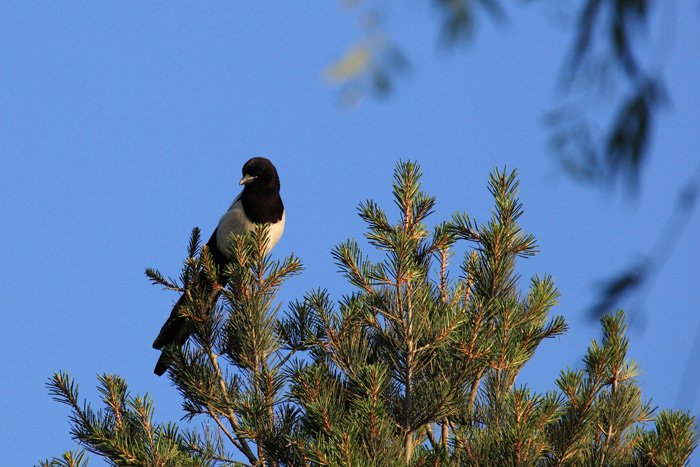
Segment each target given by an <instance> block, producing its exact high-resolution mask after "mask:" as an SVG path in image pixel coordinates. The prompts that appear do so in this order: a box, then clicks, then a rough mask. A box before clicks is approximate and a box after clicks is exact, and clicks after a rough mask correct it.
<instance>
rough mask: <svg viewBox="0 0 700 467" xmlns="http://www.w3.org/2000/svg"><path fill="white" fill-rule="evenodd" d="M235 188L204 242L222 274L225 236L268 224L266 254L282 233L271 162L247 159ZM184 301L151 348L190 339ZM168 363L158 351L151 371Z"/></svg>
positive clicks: (276, 179)
mask: <svg viewBox="0 0 700 467" xmlns="http://www.w3.org/2000/svg"><path fill="white" fill-rule="evenodd" d="M239 185H243V191H241V193H240V194H239V195H238V196H237V197H236V199H234V200H233V203H231V206H230V207H229V208H228V211H226V212H225V213H224V215H223V216H222V217H221V219H220V220H219V224H218V225H217V227H216V229H214V233H212V235H211V238H210V239H209V241H208V242H207V247H208V248H209V251H210V252H211V256H212V260H213V262H214V264H215V265H216V266H217V267H218V271H222V270H223V268H224V267H225V266H226V264H227V263H229V262H230V261H231V260H232V259H233V258H231V257H229V253H228V252H227V250H228V237H229V235H231V234H234V235H243V234H245V233H246V232H248V231H250V230H251V229H252V228H253V225H254V224H269V225H270V229H269V239H268V244H267V251H266V253H268V252H269V251H270V250H271V249H272V247H273V246H275V244H276V243H277V242H278V241H279V239H280V237H281V236H282V232H283V231H284V219H285V214H284V205H283V204H282V198H280V179H279V176H278V175H277V169H275V166H274V165H272V162H270V161H269V160H268V159H265V158H264V157H254V158H252V159H250V160H249V161H248V162H246V163H245V165H244V166H243V178H241V181H240V183H239ZM184 298H185V295H182V296H181V297H180V299H179V300H178V301H177V303H176V304H175V306H174V307H173V310H172V312H171V313H170V317H169V318H168V320H167V321H166V322H165V324H163V327H162V328H161V330H160V333H159V334H158V337H156V340H155V341H154V342H153V348H154V349H159V350H160V349H163V347H165V346H168V345H171V344H174V345H178V346H182V345H184V344H185V342H187V339H188V338H189V337H190V334H191V333H192V330H191V329H190V328H189V326H188V324H187V319H186V318H185V317H183V316H182V315H181V312H180V307H181V306H182V304H183V301H184ZM217 298H218V293H217V294H215V295H214V296H212V300H211V303H212V306H213V304H214V303H215V302H216V299H217ZM170 363H171V362H170V360H169V359H168V358H167V357H166V356H165V352H161V355H160V358H159V359H158V363H157V364H156V367H155V369H154V370H153V372H154V373H155V374H157V375H158V376H161V375H162V374H163V373H165V371H166V370H167V369H168V368H169V367H170Z"/></svg>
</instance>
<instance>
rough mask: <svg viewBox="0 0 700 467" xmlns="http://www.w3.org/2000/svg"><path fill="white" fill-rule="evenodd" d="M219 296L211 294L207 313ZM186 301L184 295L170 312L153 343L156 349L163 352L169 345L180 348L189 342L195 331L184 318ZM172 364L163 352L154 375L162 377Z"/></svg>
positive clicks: (218, 293)
mask: <svg viewBox="0 0 700 467" xmlns="http://www.w3.org/2000/svg"><path fill="white" fill-rule="evenodd" d="M219 295H220V292H219V291H218V290H215V291H213V292H212V293H211V295H210V296H209V303H208V304H207V313H210V312H211V310H212V309H213V308H214V305H215V304H216V301H217V300H218V298H219ZM185 300H186V296H185V295H184V294H183V295H182V296H181V297H180V299H179V300H178V301H177V303H175V306H174V307H173V311H171V312H170V317H169V318H168V319H167V321H166V322H165V323H164V324H163V327H162V328H161V329H160V332H159V333H158V337H156V340H154V341H153V348H154V349H158V350H162V349H163V348H164V347H166V346H168V345H177V346H178V347H182V346H183V345H185V342H187V339H189V337H190V335H191V334H192V332H193V330H192V329H191V326H190V324H189V323H188V322H187V318H186V317H185V316H182V310H181V308H182V307H183V306H184V305H185ZM171 363H172V361H171V360H170V358H168V357H167V355H166V353H165V351H163V352H161V353H160V358H158V363H156V367H155V369H154V370H153V373H155V374H157V375H158V376H162V375H163V373H165V372H166V371H167V370H168V368H170V364H171Z"/></svg>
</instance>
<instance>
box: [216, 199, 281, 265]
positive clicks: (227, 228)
mask: <svg viewBox="0 0 700 467" xmlns="http://www.w3.org/2000/svg"><path fill="white" fill-rule="evenodd" d="M284 220H285V214H284V212H283V213H282V219H281V220H280V221H279V222H276V223H275V224H272V225H271V226H270V232H269V236H270V238H269V242H268V244H267V250H266V251H265V254H267V253H269V252H270V250H272V247H274V246H275V245H276V244H277V242H278V241H279V239H280V238H281V237H282V232H284ZM253 225H254V224H253V223H252V222H250V220H248V218H247V217H246V215H245V212H244V211H243V203H241V195H238V196H237V197H236V199H234V200H233V203H231V207H229V208H228V211H226V213H225V214H224V215H223V216H221V219H220V220H219V225H218V227H217V230H216V244H217V246H218V247H219V249H220V250H221V251H226V250H227V249H228V236H229V235H230V234H234V235H242V234H244V233H246V232H248V231H250V230H251V229H252V228H253Z"/></svg>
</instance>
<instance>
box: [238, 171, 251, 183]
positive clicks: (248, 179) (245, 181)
mask: <svg viewBox="0 0 700 467" xmlns="http://www.w3.org/2000/svg"><path fill="white" fill-rule="evenodd" d="M253 180H255V177H253V176H252V175H247V174H246V175H244V176H243V178H242V179H241V181H240V182H239V183H238V184H239V185H245V184H246V183H250V182H252V181H253Z"/></svg>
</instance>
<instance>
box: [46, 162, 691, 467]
mask: <svg viewBox="0 0 700 467" xmlns="http://www.w3.org/2000/svg"><path fill="white" fill-rule="evenodd" d="M420 177H421V173H420V169H419V167H418V166H417V165H416V164H415V163H411V162H400V163H399V164H398V165H397V168H396V172H395V176H394V184H393V193H394V200H395V204H396V207H397V208H398V218H397V220H396V221H395V222H391V221H389V218H388V216H387V214H386V213H385V211H384V210H383V209H382V208H381V207H380V206H379V205H377V204H376V203H374V202H373V201H371V200H367V201H366V202H364V203H362V204H361V205H360V207H359V214H360V217H361V218H362V219H363V220H364V221H365V222H366V224H367V232H366V234H365V237H366V239H367V241H368V243H369V245H371V246H372V247H374V249H375V250H376V252H374V253H372V254H373V255H375V256H378V259H374V256H372V255H371V254H369V253H365V252H363V251H362V250H361V247H360V244H359V243H358V242H357V241H355V240H353V239H350V240H347V241H346V242H344V243H342V244H340V245H338V246H337V247H336V248H335V249H334V250H333V257H334V259H335V261H336V263H337V264H338V266H339V267H340V270H341V272H342V273H343V274H344V275H345V277H346V278H347V279H348V281H349V282H350V284H352V285H353V287H354V291H353V292H352V293H350V294H348V295H345V296H343V297H342V298H341V299H340V300H339V301H338V302H337V303H336V302H334V301H333V300H332V298H331V295H330V293H329V292H328V291H326V290H323V289H319V290H313V291H310V292H308V293H307V294H306V295H305V297H304V298H303V299H301V300H298V301H296V302H293V303H291V304H290V305H289V308H288V311H287V313H286V314H285V315H284V316H282V313H281V312H280V305H279V304H276V302H275V297H276V294H277V291H278V290H279V288H280V286H281V284H282V283H283V282H284V280H285V279H287V278H288V277H290V276H292V275H294V274H298V273H299V272H300V271H301V268H302V267H301V264H300V262H299V260H298V259H296V258H295V257H293V256H290V257H287V258H285V259H284V260H282V261H272V260H271V259H270V257H269V256H266V255H265V254H264V251H265V249H264V246H265V242H266V236H267V231H266V229H265V228H264V227H259V228H257V229H255V231H254V232H251V234H250V235H248V236H245V237H232V238H231V239H230V244H231V250H232V253H233V255H232V256H233V257H234V258H236V259H235V260H234V261H232V262H231V263H230V264H229V265H228V266H227V267H226V269H225V270H224V271H222V272H221V274H219V275H217V274H214V270H213V268H214V266H213V264H212V261H211V257H210V255H209V252H208V251H207V249H206V247H200V240H199V231H198V230H196V229H195V230H194V231H193V235H192V238H191V241H190V245H189V248H188V258H187V260H186V261H185V266H184V269H183V273H182V276H181V278H180V281H179V282H176V281H173V280H170V279H166V278H165V277H164V276H163V275H162V274H160V273H159V272H158V271H155V270H147V274H148V276H149V277H150V279H151V280H152V281H153V282H154V283H156V284H159V285H161V286H164V287H166V288H169V289H175V290H180V291H181V292H182V293H186V294H188V303H187V306H185V307H183V311H182V312H183V316H185V317H186V319H188V320H189V322H190V323H191V325H192V328H193V329H195V332H194V335H193V339H192V340H191V342H190V343H188V344H187V345H185V346H184V347H183V348H181V349H179V348H172V349H169V350H168V352H170V356H171V357H172V361H173V365H172V369H171V371H170V372H169V375H170V379H171V381H172V383H173V384H174V385H175V386H176V387H177V388H178V390H179V391H180V394H181V395H182V398H183V408H184V410H185V415H186V418H187V419H190V420H191V419H192V418H194V417H197V416H199V417H204V418H205V419H207V420H208V423H206V424H205V427H207V428H206V429H205V432H204V433H202V434H199V433H197V432H196V431H194V430H191V431H189V430H181V429H179V428H178V427H176V426H175V425H173V424H155V423H154V422H153V420H152V418H153V417H152V413H153V411H152V402H151V401H150V399H148V398H140V397H138V396H131V395H130V394H129V392H128V390H127V386H126V382H125V381H123V380H122V379H121V378H119V377H118V376H112V375H104V376H103V377H101V378H100V384H101V387H100V391H101V393H102V395H103V397H102V402H103V404H104V405H105V409H104V410H103V411H101V412H94V411H93V410H92V409H91V407H90V405H89V404H84V405H83V404H81V403H80V402H79V396H78V392H77V386H76V385H75V384H74V383H73V381H72V380H71V379H70V378H69V377H68V375H66V374H63V373H58V374H56V375H54V377H53V378H52V379H51V380H50V382H49V388H50V392H51V394H52V395H53V396H54V398H56V400H58V401H59V402H62V403H64V404H67V405H68V406H69V407H70V408H71V411H72V413H71V416H70V420H71V425H72V434H73V436H74V438H75V439H76V440H77V441H78V442H79V444H80V445H81V446H82V447H83V448H84V449H87V450H88V451H91V452H93V453H96V454H98V455H100V456H102V457H104V458H105V459H107V460H108V461H109V462H110V463H113V464H114V465H148V466H170V465H173V466H179V465H197V466H214V465H251V466H333V467H335V466H387V467H388V466H407V465H412V466H422V465H426V466H427V465H433V466H440V465H455V466H494V465H498V466H511V465H512V466H543V467H544V466H565V465H572V466H573V465H576V466H578V465H586V466H588V465H590V466H633V465H634V466H636V465H639V466H652V465H676V466H680V465H687V461H688V458H689V456H690V454H691V453H692V451H693V450H694V448H695V447H696V446H697V443H698V433H697V427H696V423H695V419H694V417H691V416H690V415H689V414H687V413H682V412H669V411H662V412H660V413H659V415H658V417H656V418H654V413H655V409H654V408H652V406H651V403H650V402H649V401H645V400H643V399H642V394H641V389H640V387H639V385H638V384H637V381H636V380H635V378H636V377H637V376H638V375H639V374H640V369H639V366H638V365H637V364H636V363H635V362H634V361H633V360H631V359H629V358H628V357H627V349H628V340H627V338H626V337H625V327H626V325H625V316H624V312H622V311H617V312H616V313H612V314H608V315H606V316H604V317H603V319H602V320H601V324H602V328H603V337H602V340H601V342H600V343H597V342H595V341H594V342H592V343H591V345H590V347H589V349H588V352H587V354H586V356H585V357H584V360H583V367H582V368H581V369H567V370H565V371H562V373H561V375H560V377H559V378H558V379H557V381H556V382H555V384H556V387H557V389H553V390H551V391H549V392H547V393H545V394H537V393H534V392H533V391H532V390H531V389H529V388H528V387H527V386H526V385H522V384H520V385H518V384H516V381H517V377H518V374H519V372H520V370H521V369H522V368H523V366H524V365H525V364H526V363H527V362H528V361H529V360H530V359H531V358H533V356H534V354H535V351H536V349H537V347H538V346H539V345H540V343H542V341H543V340H544V339H546V338H550V337H555V336H559V335H562V334H563V333H565V332H566V330H567V324H566V322H565V320H564V319H563V317H561V316H558V315H555V316H550V311H551V309H552V308H553V307H554V306H555V305H556V303H557V300H558V297H559V292H558V291H557V289H556V287H555V285H554V280H553V279H552V277H551V276H548V275H544V276H542V277H539V276H534V277H532V278H531V279H530V282H529V285H528V287H527V289H526V290H521V289H519V280H520V277H519V275H518V274H517V272H516V262H517V260H518V259H520V258H528V257H531V256H533V255H534V254H535V253H536V252H537V246H536V243H535V242H536V241H535V238H534V236H532V235H530V234H527V233H525V232H524V231H523V230H522V229H521V227H520V226H519V224H518V219H519V218H520V216H521V215H522V213H523V207H522V205H521V204H520V203H519V201H518V199H517V192H518V181H517V178H516V172H515V171H513V172H511V173H507V172H506V171H505V170H503V171H499V170H495V171H494V173H493V175H492V176H491V179H490V181H489V190H490V192H491V194H492V196H493V198H494V207H493V209H492V215H491V217H490V219H488V220H487V221H486V222H485V223H481V224H479V223H477V222H476V220H475V219H473V218H470V217H469V216H468V215H466V214H462V213H458V214H455V215H454V216H453V217H452V219H450V220H449V221H446V222H442V223H438V224H437V225H436V226H435V227H433V228H432V229H429V228H428V226H427V219H428V217H429V216H430V215H431V213H432V211H433V208H434V206H435V198H433V197H431V196H428V195H426V194H425V193H423V192H422V191H421V190H420ZM457 242H466V244H467V245H468V246H469V249H468V251H467V253H466V255H465V257H464V259H463V261H462V264H461V268H460V270H459V274H458V275H457V276H456V277H453V276H452V275H451V272H452V269H451V268H450V261H451V259H452V258H453V256H454V250H455V245H456V244H457ZM217 277H218V278H219V279H217ZM221 277H223V279H221ZM217 280H219V282H217ZM214 290H218V291H220V292H221V297H222V298H221V300H220V301H219V303H218V305H217V306H216V307H215V308H214V311H213V312H209V311H208V310H209V309H210V303H209V300H210V297H211V296H212V291H214ZM652 420H655V425H654V427H653V428H652V429H650V428H649V427H648V426H647V425H646V423H649V422H651V421H652ZM83 457H84V452H79V453H72V452H68V453H66V454H64V455H63V456H62V458H56V459H54V460H52V461H49V460H47V461H44V462H42V463H41V464H40V465H46V466H48V465H52V466H59V465H60V466H63V465H71V466H82V465H85V464H84V460H83ZM242 458H244V459H246V461H245V462H238V461H236V460H235V459H242Z"/></svg>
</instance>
